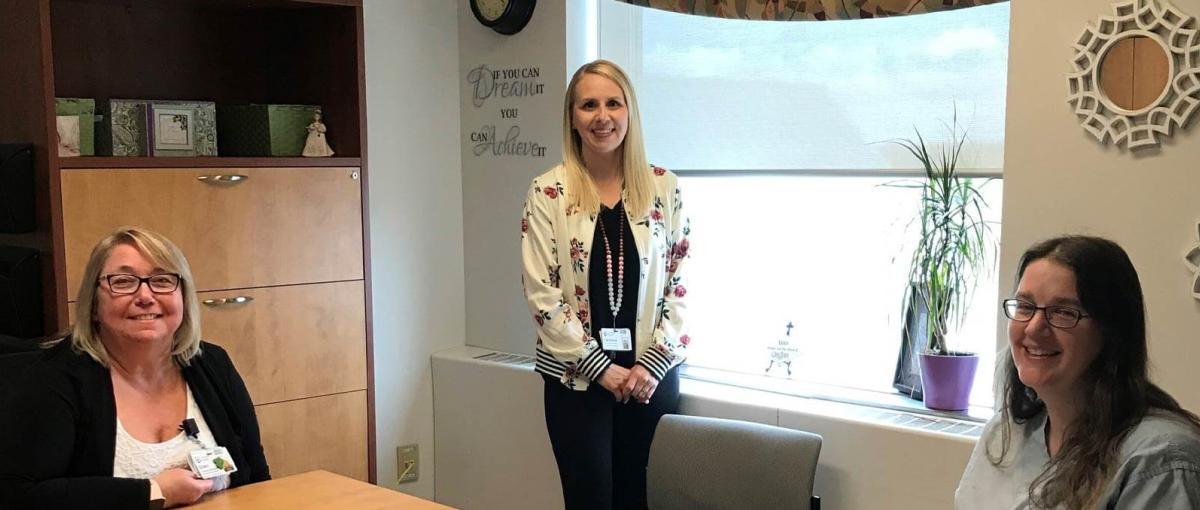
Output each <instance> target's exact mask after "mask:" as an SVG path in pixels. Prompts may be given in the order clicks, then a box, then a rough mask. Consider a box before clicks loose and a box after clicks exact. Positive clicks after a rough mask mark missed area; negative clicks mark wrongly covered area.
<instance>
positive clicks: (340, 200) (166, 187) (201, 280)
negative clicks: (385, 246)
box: [62, 168, 363, 300]
mask: <svg viewBox="0 0 1200 510" xmlns="http://www.w3.org/2000/svg"><path fill="white" fill-rule="evenodd" d="M359 197H360V189H359V171H358V169H357V168H211V169H177V168H167V169H102V170H83V169H80V170H69V171H66V172H64V173H63V176H62V202H63V231H64V234H65V235H64V238H65V247H66V248H65V249H66V260H67V285H68V288H70V289H77V288H79V277H80V274H81V273H82V272H83V264H84V263H86V262H87V257H88V254H89V253H90V251H91V249H92V246H94V245H95V244H96V241H97V240H99V239H100V238H101V237H104V236H105V235H107V234H108V233H109V232H110V231H111V230H112V229H113V228H114V227H117V226H121V225H138V226H142V227H146V228H149V229H151V230H154V231H157V232H159V233H160V234H163V235H165V236H167V238H169V239H171V240H172V241H174V242H175V244H177V245H178V246H179V249H181V250H183V253H184V254H185V255H187V257H188V262H189V263H190V264H191V266H192V274H193V275H194V276H195V278H196V285H197V290H201V291H204V290H211V289H234V288H242V287H265V286H271V285H287V284H295V283H312V282H329V281H344V280H361V279H363V234H362V232H363V229H362V202H361V200H360V198H359ZM72 300H73V298H72Z"/></svg>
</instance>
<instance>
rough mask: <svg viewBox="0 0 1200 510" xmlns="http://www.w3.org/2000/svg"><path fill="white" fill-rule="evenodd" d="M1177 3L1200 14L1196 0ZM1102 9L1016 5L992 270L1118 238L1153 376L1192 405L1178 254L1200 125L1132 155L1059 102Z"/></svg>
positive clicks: (1196, 197)
mask: <svg viewBox="0 0 1200 510" xmlns="http://www.w3.org/2000/svg"><path fill="white" fill-rule="evenodd" d="M1173 3H1174V5H1175V6H1176V7H1178V8H1179V9H1180V10H1182V11H1184V12H1185V13H1188V14H1190V15H1192V16H1193V17H1195V16H1198V15H1200V0H1173ZM1100 15H1112V8H1111V3H1110V2H1109V1H1108V0H1054V1H1052V2H1050V1H1045V0H1014V1H1013V3H1012V31H1011V34H1010V37H1009V40H1010V41H1011V42H1010V50H1009V57H1008V58H1009V74H1008V116H1007V125H1006V127H1005V150H1004V153H1005V161H1004V218H1003V222H1004V232H1003V236H1004V238H1003V241H1002V249H1001V266H1000V269H1001V273H1000V274H1002V275H1007V276H1005V278H1010V279H1011V275H1013V274H1015V271H1016V264H1017V259H1018V258H1019V257H1020V255H1021V253H1022V252H1023V251H1024V250H1025V248H1027V247H1028V246H1029V245H1030V244H1032V243H1034V242H1036V241H1037V240H1040V239H1043V238H1046V237H1050V236H1053V235H1056V234H1059V233H1065V232H1079V233H1089V234H1094V235H1101V236H1105V237H1108V238H1111V239H1113V240H1115V241H1117V242H1118V243H1120V244H1121V245H1122V246H1124V247H1125V249H1126V250H1127V251H1128V252H1129V255H1130V258H1132V259H1133V263H1134V265H1135V266H1137V270H1138V273H1139V274H1140V276H1141V280H1142V287H1143V290H1144V293H1145V295H1146V305H1147V309H1148V312H1149V319H1150V328H1149V333H1150V356H1151V360H1152V361H1153V363H1154V365H1155V367H1156V369H1157V371H1156V374H1155V375H1156V376H1157V380H1158V381H1159V382H1160V383H1161V385H1162V386H1163V387H1164V389H1166V390H1167V391H1168V392H1170V393H1172V394H1173V395H1175V397H1176V398H1178V399H1179V400H1180V401H1181V403H1182V404H1183V405H1184V406H1185V407H1188V408H1190V409H1192V410H1200V385H1197V384H1196V375H1195V374H1196V371H1195V362H1196V360H1197V359H1200V301H1196V300H1195V299H1192V297H1191V296H1190V294H1189V282H1190V279H1189V278H1188V277H1189V274H1188V272H1187V270H1186V268H1185V267H1184V265H1183V263H1182V254H1183V251H1184V249H1185V248H1187V247H1188V246H1190V245H1192V244H1194V243H1195V235H1196V220H1197V219H1200V143H1198V142H1200V128H1198V127H1197V122H1195V119H1193V122H1192V126H1190V129H1185V130H1177V131H1176V132H1175V136H1173V137H1170V138H1167V139H1166V140H1165V142H1164V144H1163V147H1162V148H1161V150H1157V151H1150V152H1143V153H1140V154H1130V153H1129V152H1128V151H1125V150H1121V149H1117V148H1116V147H1113V146H1111V145H1100V144H1099V143H1098V142H1097V141H1096V140H1095V138H1093V137H1092V136H1091V135H1090V134H1088V133H1087V132H1085V131H1084V130H1083V128H1081V127H1080V126H1079V122H1078V120H1077V117H1076V115H1075V114H1074V113H1072V110H1071V106H1070V105H1069V104H1068V103H1067V102H1066V100H1067V80H1066V73H1067V71H1068V70H1069V69H1070V68H1069V64H1068V62H1069V59H1070V58H1071V56H1072V54H1073V52H1072V49H1071V43H1073V42H1074V41H1076V40H1077V39H1078V38H1079V36H1080V34H1082V33H1083V30H1084V27H1085V25H1086V24H1088V23H1093V24H1094V23H1095V21H1096V19H1097V18H1098V17H1099V16H1100ZM1010 281H1011V280H1010ZM1002 285H1011V283H1006V284H1002ZM1003 292H1008V290H1007V289H1006V290H1002V293H1003ZM1001 342H1002V343H1001V344H1000V345H1004V343H1003V342H1004V340H1003V339H1001Z"/></svg>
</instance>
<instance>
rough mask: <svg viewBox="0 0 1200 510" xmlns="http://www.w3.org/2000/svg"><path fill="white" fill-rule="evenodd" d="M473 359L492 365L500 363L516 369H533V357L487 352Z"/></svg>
mask: <svg viewBox="0 0 1200 510" xmlns="http://www.w3.org/2000/svg"><path fill="white" fill-rule="evenodd" d="M475 359H477V360H480V361H490V362H492V363H500V364H502V365H513V366H518V367H533V356H526V355H524V354H512V353H508V352H489V353H487V354H480V355H478V356H475Z"/></svg>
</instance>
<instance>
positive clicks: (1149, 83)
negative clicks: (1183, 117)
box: [1100, 35, 1170, 112]
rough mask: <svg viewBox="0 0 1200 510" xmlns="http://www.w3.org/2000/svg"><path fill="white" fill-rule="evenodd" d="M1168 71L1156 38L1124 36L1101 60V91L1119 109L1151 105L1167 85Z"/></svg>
mask: <svg viewBox="0 0 1200 510" xmlns="http://www.w3.org/2000/svg"><path fill="white" fill-rule="evenodd" d="M1169 72H1170V70H1169V65H1168V63H1167V52H1166V49H1164V48H1163V47H1162V45H1161V44H1159V43H1158V41H1155V40H1153V39H1151V38H1149V37H1146V36H1142V35H1137V36H1130V37H1124V38H1122V39H1120V40H1118V41H1117V42H1116V43H1114V44H1113V45H1112V47H1111V48H1109V50H1108V52H1106V53H1105V54H1104V59H1103V60H1102V61H1101V62H1100V91H1101V92H1102V93H1103V94H1104V96H1105V97H1106V98H1108V100H1109V101H1111V102H1112V103H1113V104H1114V105H1116V106H1117V107H1118V108H1121V109H1123V110H1127V111H1131V112H1136V111H1139V110H1142V109H1145V108H1147V107H1150V106H1153V104H1154V103H1155V100H1157V99H1158V98H1159V96H1161V95H1162V92H1163V90H1164V89H1166V87H1167V75H1168V73H1169Z"/></svg>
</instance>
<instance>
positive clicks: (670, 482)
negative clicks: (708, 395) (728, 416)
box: [646, 414, 821, 510]
mask: <svg viewBox="0 0 1200 510" xmlns="http://www.w3.org/2000/svg"><path fill="white" fill-rule="evenodd" d="M820 455H821V436H819V435H816V434H810V433H808V432H801V431H798V430H792V429H786V428H782V427H774V426H771V425H763V424H760V423H750V422H745V421H736V420H723V419H718V418H703V417H699V416H683V415H675V414H669V415H666V416H663V418H662V421H660V422H659V423H658V429H657V430H656V431H655V433H654V440H653V441H652V442H651V444H650V462H649V466H647V474H646V497H647V500H648V502H649V507H650V508H651V510H700V509H711V510H735V509H746V508H753V509H755V510H772V509H785V508H786V509H793V510H794V509H803V508H806V507H807V508H811V509H814V510H819V509H820V508H821V499H820V498H818V497H816V496H813V479H814V478H815V475H816V471H817V460H818V458H819V457H820Z"/></svg>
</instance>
